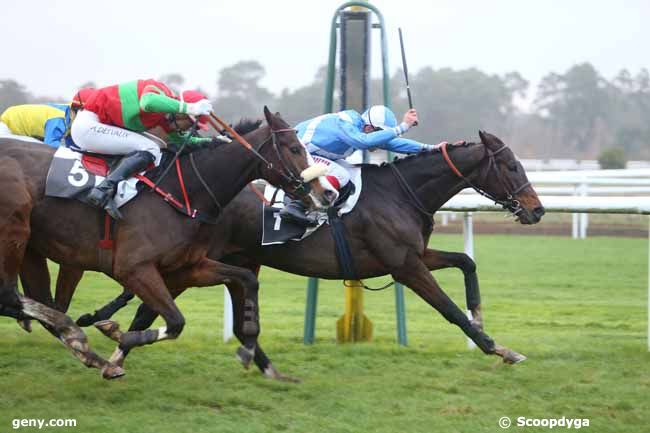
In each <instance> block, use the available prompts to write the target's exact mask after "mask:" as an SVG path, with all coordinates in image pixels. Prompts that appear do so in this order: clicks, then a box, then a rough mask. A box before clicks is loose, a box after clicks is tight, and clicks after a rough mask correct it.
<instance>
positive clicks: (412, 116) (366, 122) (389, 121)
mask: <svg viewBox="0 0 650 433" xmlns="http://www.w3.org/2000/svg"><path fill="white" fill-rule="evenodd" d="M417 120H418V116H417V112H416V111H415V110H414V109H410V110H409V111H407V112H406V113H405V114H404V118H403V120H402V123H400V124H399V125H398V124H397V119H396V118H395V114H393V112H392V111H391V110H390V109H389V108H388V107H385V106H383V105H374V106H372V107H370V108H369V109H368V110H366V111H365V112H364V113H363V114H361V115H359V113H357V112H356V111H354V110H346V111H341V112H338V113H330V114H324V115H322V116H318V117H316V118H314V119H310V120H306V121H304V122H301V123H299V124H298V126H296V129H297V131H298V137H300V140H301V141H302V142H303V144H304V145H305V146H306V147H307V150H308V151H309V153H310V154H311V155H312V157H313V159H314V161H315V162H317V163H322V164H325V165H326V166H328V173H327V176H326V177H327V180H328V181H329V182H330V184H331V185H332V186H333V187H334V188H335V189H337V190H339V191H341V190H342V189H344V188H345V187H346V185H348V183H349V182H350V175H349V173H348V170H347V169H346V168H345V167H346V166H348V165H349V164H348V163H347V162H346V161H343V159H344V158H346V157H348V156H350V155H351V154H352V152H354V151H355V150H374V149H385V150H388V151H390V152H396V153H418V152H422V151H427V150H433V149H434V148H436V147H437V145H436V146H434V145H431V144H423V143H419V142H417V141H414V140H409V139H406V138H402V137H401V135H402V134H404V133H405V132H406V131H408V130H409V128H410V127H411V126H413V125H415V124H416V123H417ZM334 161H337V162H334ZM280 216H281V217H282V218H285V219H287V220H291V221H293V222H296V223H298V224H301V225H305V226H311V225H314V224H315V223H316V221H315V220H314V219H313V218H310V217H309V216H307V215H306V214H305V207H304V205H303V204H302V202H301V201H300V200H293V201H292V202H291V203H289V204H288V205H287V206H285V207H284V209H283V210H282V211H281V212H280Z"/></svg>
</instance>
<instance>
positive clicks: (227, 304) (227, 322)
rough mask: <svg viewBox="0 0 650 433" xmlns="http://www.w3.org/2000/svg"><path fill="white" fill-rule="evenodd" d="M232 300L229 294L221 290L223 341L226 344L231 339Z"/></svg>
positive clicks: (224, 289)
mask: <svg viewBox="0 0 650 433" xmlns="http://www.w3.org/2000/svg"><path fill="white" fill-rule="evenodd" d="M232 328H233V323H232V299H231V298H230V292H228V289H226V288H225V287H224V288H223V341H225V342H226V343H227V342H228V341H229V340H230V339H231V338H232V337H233V333H232Z"/></svg>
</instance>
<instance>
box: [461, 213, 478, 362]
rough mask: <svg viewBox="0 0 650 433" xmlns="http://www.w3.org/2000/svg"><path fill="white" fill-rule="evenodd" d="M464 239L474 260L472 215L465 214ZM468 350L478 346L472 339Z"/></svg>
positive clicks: (468, 344) (468, 341)
mask: <svg viewBox="0 0 650 433" xmlns="http://www.w3.org/2000/svg"><path fill="white" fill-rule="evenodd" d="M463 239H464V241H465V254H467V255H468V256H470V257H471V258H472V259H474V222H473V220H472V213H471V212H465V215H464V218H463ZM466 314H467V318H468V319H469V320H472V319H473V317H472V312H471V311H470V310H466ZM467 348H468V349H470V350H471V349H474V348H476V344H475V343H474V342H473V341H472V340H471V339H470V338H468V339H467Z"/></svg>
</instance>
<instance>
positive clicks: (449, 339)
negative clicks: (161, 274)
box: [0, 235, 650, 433]
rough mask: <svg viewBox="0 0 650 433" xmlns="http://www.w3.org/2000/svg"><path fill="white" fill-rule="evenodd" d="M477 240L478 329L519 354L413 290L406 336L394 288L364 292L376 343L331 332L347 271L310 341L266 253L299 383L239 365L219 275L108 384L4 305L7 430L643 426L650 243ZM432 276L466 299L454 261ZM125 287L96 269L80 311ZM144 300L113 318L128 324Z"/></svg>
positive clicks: (76, 307)
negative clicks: (70, 421)
mask: <svg viewBox="0 0 650 433" xmlns="http://www.w3.org/2000/svg"><path fill="white" fill-rule="evenodd" d="M432 247H434V248H439V249H445V250H456V251H458V250H462V238H461V237H460V236H458V235H436V236H434V238H433V242H432ZM475 247H476V251H477V254H478V255H477V263H478V272H479V279H480V282H481V290H482V296H483V305H484V314H485V325H486V330H487V332H488V333H489V334H490V335H491V336H492V337H493V338H494V339H495V340H496V341H497V342H499V343H500V344H504V345H506V346H509V347H512V348H513V349H515V350H517V351H520V352H522V353H524V354H526V355H527V356H528V357H529V360H528V361H526V362H525V363H523V364H521V365H517V366H514V367H513V366H503V365H501V364H500V363H498V362H497V358H495V357H486V356H484V355H482V354H481V353H480V352H479V351H472V352H470V351H467V350H466V348H465V339H464V337H463V336H462V335H461V333H460V331H459V330H458V329H457V328H456V327H454V326H451V325H449V324H448V323H446V321H445V320H444V319H443V318H442V317H441V316H440V315H439V314H437V313H436V312H434V311H433V310H432V309H431V308H430V307H429V306H428V305H426V304H425V303H424V302H423V301H421V300H420V299H419V298H418V297H417V296H416V295H414V294H413V293H412V292H410V291H408V290H407V294H406V301H407V304H406V305H407V318H408V320H407V327H408V334H409V347H407V348H403V347H398V346H397V345H396V344H395V323H394V295H393V292H392V291H391V290H387V291H385V292H381V293H366V314H367V315H368V316H369V317H370V318H371V320H372V321H373V322H374V333H375V340H374V342H372V343H369V344H358V345H337V344H336V343H335V341H334V336H335V322H336V320H337V319H338V317H339V316H340V314H341V312H342V310H343V296H342V292H343V290H342V286H341V284H340V283H338V282H325V281H322V282H321V290H320V292H319V305H318V319H317V328H316V335H317V342H316V344H315V345H314V346H310V347H305V346H303V345H302V325H303V315H304V300H305V285H306V282H305V279H304V278H301V277H295V276H291V275H287V274H284V273H280V272H277V271H273V270H270V269H266V268H265V269H263V271H262V277H261V281H262V292H261V303H262V306H261V308H262V339H261V342H262V344H263V347H264V349H265V350H266V352H267V353H268V354H269V355H270V357H271V359H272V360H273V361H274V364H275V365H276V367H278V368H279V369H280V370H281V371H283V372H285V373H288V374H291V375H294V376H297V377H299V378H301V379H302V380H303V383H301V384H298V385H295V384H286V383H279V382H273V381H269V380H266V379H264V378H263V377H262V376H261V375H260V374H259V372H258V371H257V370H251V371H244V370H243V369H242V368H241V367H240V366H239V365H238V363H237V362H236V361H235V360H234V351H235V348H236V347H237V344H236V343H234V342H231V343H228V344H224V343H222V342H221V341H220V339H221V326H222V320H221V314H222V304H223V294H222V293H223V292H222V289H221V288H220V287H219V288H209V289H193V290H192V291H190V292H188V293H186V294H185V295H184V296H183V297H182V298H181V299H180V302H179V303H180V307H181V309H182V311H183V312H184V314H185V317H186V319H187V325H186V327H185V331H184V333H183V335H182V337H181V338H180V340H178V341H175V342H164V343H161V344H157V345H154V346H148V347H145V348H143V349H138V350H136V351H134V352H133V354H132V356H131V357H130V358H129V360H128V361H127V365H126V368H127V376H126V377H125V378H123V379H122V380H119V381H114V382H105V381H103V380H101V379H100V378H99V373H98V372H97V371H96V370H86V369H85V368H83V367H82V366H81V365H80V364H79V363H78V362H77V361H76V360H75V359H74V358H72V357H71V356H70V355H69V354H67V353H66V351H65V350H64V349H63V348H62V347H61V345H60V344H59V343H57V342H56V341H55V340H54V339H53V338H51V337H50V336H49V334H47V333H46V332H45V331H44V330H43V329H41V328H40V327H38V326H35V330H34V333H33V334H32V335H27V334H25V333H24V332H23V331H22V330H20V329H19V328H18V326H17V325H16V324H15V323H14V322H13V321H11V320H8V319H2V321H0V332H1V333H2V336H3V337H2V344H1V345H0V390H2V392H1V393H0V432H5V431H11V430H12V425H11V420H12V419H14V418H46V419H50V418H76V419H77V428H74V429H65V428H44V429H43V430H41V431H59V432H63V431H76V432H111V433H113V432H157V433H162V432H180V433H182V432H217V431H218V432H272V431H287V432H310V433H313V432H405V433H406V432H409V433H410V432H434V431H439V432H497V431H502V430H501V429H500V428H499V427H498V425H497V421H498V419H499V418H500V417H501V416H510V417H511V418H513V419H514V418H516V417H518V416H526V417H529V418H533V417H539V418H543V417H546V418H551V417H555V418H559V417H562V416H566V417H567V418H589V419H590V427H589V428H588V429H586V430H587V431H589V432H616V433H620V432H625V433H628V432H630V433H633V432H639V433H646V432H648V431H650V427H649V426H650V399H649V398H648V395H649V394H650V354H649V353H648V352H647V349H646V347H647V343H646V329H647V322H646V319H647V317H646V314H647V313H646V305H647V297H646V296H647V295H646V291H647V275H648V270H647V266H648V257H647V254H648V243H647V240H643V239H615V238H590V239H586V240H583V241H574V240H571V239H567V238H552V237H538V236H537V237H536V236H529V237H524V236H510V237H506V236H478V237H477V239H476V245H475ZM435 276H436V278H437V279H438V280H439V282H440V283H441V285H442V286H443V287H444V288H446V290H447V293H448V294H449V295H450V296H451V297H452V298H453V299H455V300H456V301H457V303H459V304H462V303H463V302H464V294H463V290H462V276H461V274H460V272H458V271H454V270H445V271H439V272H436V273H435ZM385 281H387V278H380V279H377V280H376V281H372V280H370V281H369V282H370V283H371V284H373V285H378V284H379V283H383V282H385ZM116 293H117V288H116V286H115V284H114V283H113V282H111V281H110V280H108V279H106V278H103V277H101V276H99V275H91V274H89V275H88V276H86V278H85V279H84V280H83V281H82V287H80V289H79V291H78V293H77V297H76V298H75V301H74V303H73V306H72V309H71V315H72V317H75V318H76V317H77V316H78V315H79V314H80V313H82V312H87V311H92V310H93V309H95V308H96V307H97V306H98V305H99V304H101V303H103V302H104V301H105V300H107V299H109V298H110V297H111V296H113V295H115V294H116ZM135 307H136V304H135V303H134V304H133V305H130V306H129V307H128V308H126V309H125V310H123V311H122V312H120V313H119V315H118V316H117V319H118V321H120V323H122V324H123V326H126V325H127V323H128V322H129V320H130V318H131V316H132V314H133V313H134V311H135ZM88 334H89V337H90V340H91V343H92V344H93V347H94V348H95V349H96V350H98V351H99V352H100V353H103V354H105V355H108V354H109V353H110V351H112V349H113V345H112V342H110V341H108V340H107V339H106V338H105V337H103V336H102V335H100V334H99V333H98V332H97V331H95V330H94V329H93V330H88ZM20 431H38V430H37V429H27V428H24V429H21V430H20ZM508 431H512V432H518V431H526V432H539V431H550V430H548V429H547V428H541V427H539V428H526V429H521V428H517V427H512V428H510V429H509V430H508ZM553 431H565V429H562V428H559V427H556V428H555V429H553Z"/></svg>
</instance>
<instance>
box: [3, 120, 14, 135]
mask: <svg viewBox="0 0 650 433" xmlns="http://www.w3.org/2000/svg"><path fill="white" fill-rule="evenodd" d="M12 134H13V132H11V129H9V127H8V126H7V125H6V124H4V123H2V122H0V135H12Z"/></svg>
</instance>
